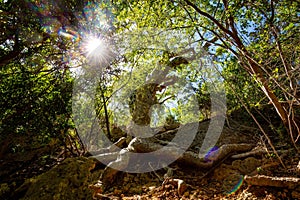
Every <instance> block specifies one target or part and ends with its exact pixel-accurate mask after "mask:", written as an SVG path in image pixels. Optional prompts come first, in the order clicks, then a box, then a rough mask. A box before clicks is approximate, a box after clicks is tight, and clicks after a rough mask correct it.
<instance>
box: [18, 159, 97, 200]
mask: <svg viewBox="0 0 300 200" xmlns="http://www.w3.org/2000/svg"><path fill="white" fill-rule="evenodd" d="M94 167H95V161H94V160H92V159H88V158H84V157H80V158H67V159H66V160H65V161H64V162H62V163H61V164H59V165H57V166H55V167H53V168H52V169H51V170H49V171H48V172H46V173H44V174H41V175H39V176H37V177H35V178H31V179H28V180H26V181H25V183H24V184H23V185H22V186H20V187H19V188H18V189H17V190H16V192H17V193H23V194H24V193H25V195H24V196H23V195H22V196H23V197H22V198H21V199H23V200H28V199H30V200H35V199H39V200H64V199H68V200H69V199H92V196H93V192H92V190H90V189H89V187H88V186H89V184H90V179H89V177H90V176H91V172H90V171H91V170H92V169H93V168H94ZM25 191H26V192H25Z"/></svg>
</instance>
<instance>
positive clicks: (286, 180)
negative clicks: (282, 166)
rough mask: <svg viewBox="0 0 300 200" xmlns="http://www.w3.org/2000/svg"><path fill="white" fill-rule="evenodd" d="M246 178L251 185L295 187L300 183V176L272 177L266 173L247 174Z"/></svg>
mask: <svg viewBox="0 0 300 200" xmlns="http://www.w3.org/2000/svg"><path fill="white" fill-rule="evenodd" d="M244 180H245V181H246V183H247V184H249V185H256V186H269V187H281V188H288V189H295V188H297V187H299V185H300V178H294V177H271V176H265V175H256V176H247V175H246V176H245V177H244Z"/></svg>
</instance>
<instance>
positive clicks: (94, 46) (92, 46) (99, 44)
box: [85, 37, 104, 56]
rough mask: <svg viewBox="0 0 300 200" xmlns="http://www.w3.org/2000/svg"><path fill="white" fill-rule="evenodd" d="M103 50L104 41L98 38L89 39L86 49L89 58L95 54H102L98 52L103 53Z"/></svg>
mask: <svg viewBox="0 0 300 200" xmlns="http://www.w3.org/2000/svg"><path fill="white" fill-rule="evenodd" d="M103 48H104V42H103V40H101V39H100V38H96V37H92V38H89V39H88V41H87V44H86V47H85V49H86V52H87V55H88V56H89V55H91V54H94V53H101V52H98V51H101V50H102V49H103ZM96 51H97V52H96Z"/></svg>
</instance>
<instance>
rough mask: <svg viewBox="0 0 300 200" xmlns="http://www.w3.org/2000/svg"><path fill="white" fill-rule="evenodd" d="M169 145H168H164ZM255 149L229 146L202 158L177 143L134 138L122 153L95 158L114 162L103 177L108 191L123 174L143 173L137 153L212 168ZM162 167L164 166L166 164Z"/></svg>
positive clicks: (197, 166)
mask: <svg viewBox="0 0 300 200" xmlns="http://www.w3.org/2000/svg"><path fill="white" fill-rule="evenodd" d="M165 144H168V145H167V146H164V145H165ZM253 147H254V145H252V144H227V145H223V146H221V147H220V148H219V149H216V150H215V151H212V152H210V154H208V155H206V156H205V157H201V156H199V155H198V154H196V153H194V152H191V151H183V150H182V149H181V148H180V146H178V145H177V144H172V143H168V142H165V141H162V140H158V139H155V138H134V139H133V140H132V141H131V142H130V143H129V145H128V147H127V148H124V149H122V150H121V151H120V152H112V153H103V154H100V155H97V156H94V158H98V159H99V158H100V159H101V160H103V159H104V160H106V161H108V160H112V162H110V163H109V164H108V165H107V167H106V169H105V171H104V173H103V174H102V177H101V180H102V182H103V185H104V187H105V188H107V187H109V186H110V185H111V184H112V183H113V182H114V180H115V179H116V176H117V173H118V172H119V171H126V170H127V169H128V168H131V169H132V168H134V169H135V170H137V171H139V170H140V169H139V165H138V164H137V161H138V160H137V158H136V157H135V155H136V154H134V153H138V154H141V153H149V152H151V153H152V154H153V156H154V158H157V160H159V159H160V160H163V161H169V160H177V161H176V162H177V163H178V164H180V165H183V166H189V167H190V166H192V167H196V168H202V169H211V168H212V167H214V166H217V165H218V164H220V163H221V162H222V161H223V160H224V159H226V158H227V157H229V156H231V155H234V154H236V153H241V152H247V151H250V150H251V149H252V148H253ZM114 158H115V159H114ZM163 161H162V162H163ZM143 162H144V163H143V164H145V165H148V164H149V163H148V161H146V160H143ZM145 165H144V166H145ZM161 165H163V163H162V164H161ZM141 170H142V169H141ZM105 188H104V189H105Z"/></svg>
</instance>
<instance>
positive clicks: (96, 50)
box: [83, 36, 114, 66]
mask: <svg viewBox="0 0 300 200" xmlns="http://www.w3.org/2000/svg"><path fill="white" fill-rule="evenodd" d="M83 48H84V52H85V55H86V57H87V59H88V61H89V63H90V64H92V65H98V66H100V65H101V66H107V65H108V64H109V63H110V61H111V60H112V59H113V56H114V54H113V53H112V49H111V48H112V47H111V46H110V43H109V42H108V41H107V40H106V39H105V38H104V37H99V36H98V37H95V36H87V37H86V39H85V40H84V43H83Z"/></svg>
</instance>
